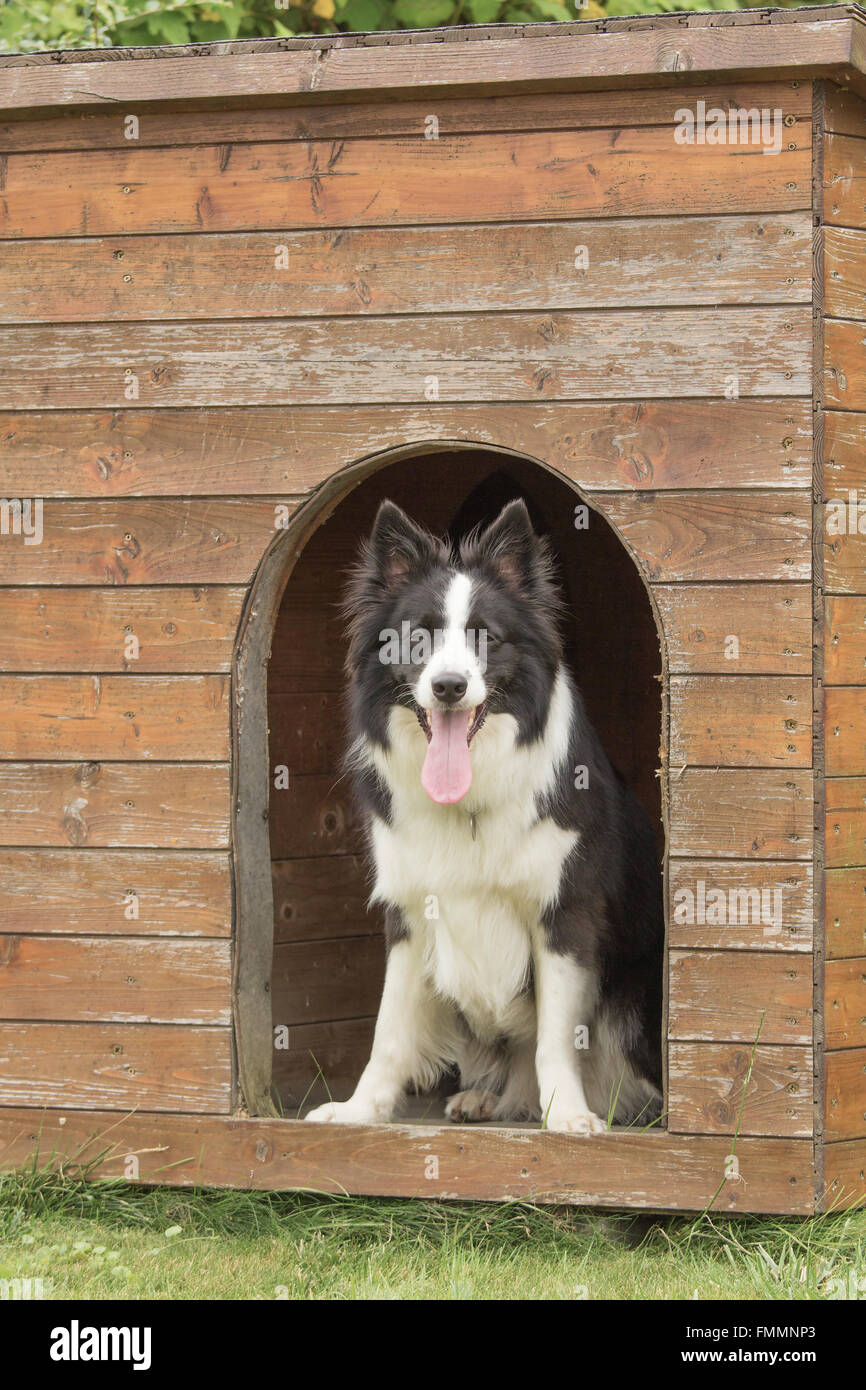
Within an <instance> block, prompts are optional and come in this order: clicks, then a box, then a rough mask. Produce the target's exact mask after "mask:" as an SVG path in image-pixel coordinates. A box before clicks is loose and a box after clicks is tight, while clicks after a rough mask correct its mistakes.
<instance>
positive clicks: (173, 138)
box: [0, 79, 812, 154]
mask: <svg viewBox="0 0 866 1390" xmlns="http://www.w3.org/2000/svg"><path fill="white" fill-rule="evenodd" d="M689 97H690V100H691V101H692V103H694V102H696V101H704V102H705V103H706V105H707V107H714V108H716V109H721V110H723V111H725V112H727V111H730V110H731V109H740V108H743V107H744V108H745V109H746V110H748V109H749V108H753V107H758V108H760V107H762V106H772V107H776V106H778V105H779V103H780V102H781V103H782V108H781V109H782V111H783V117H793V118H794V120H793V123H792V124H791V125H790V126H787V127H786V131H787V130H788V129H792V130H796V131H797V132H798V133H799V134H801V135H802V134H803V133H804V131H803V126H802V125H801V124H800V123H801V122H802V121H804V120H805V121H810V120H811V116H812V99H811V90H810V85H809V83H807V82H804V83H797V82H793V83H792V82H788V83H786V84H785V85H784V86H782V85H780V84H779V83H777V82H747V83H739V82H737V81H736V80H735V79H732V80H731V81H730V82H729V83H725V85H723V86H722V85H709V86H708V85H702V86H696V87H692V88H690V91H689ZM681 105H682V94H681V92H680V91H679V90H671V89H670V88H661V89H659V90H657V91H649V90H646V89H644V90H642V91H629V90H624V91H608V92H605V95H604V100H603V101H599V98H598V96H597V95H596V94H595V93H593V92H556V93H547V92H531V93H523V94H521V95H519V96H518V95H515V94H514V93H509V94H508V95H507V96H495V95H489V96H484V97H475V98H464V99H462V100H461V99H459V98H457V99H455V98H450V99H445V100H440V101H439V103H438V105H437V108H436V119H437V122H438V130H439V133H441V134H445V135H454V134H464V133H469V132H476V133H477V132H481V131H486V132H490V131H495V130H559V129H564V130H581V129H586V128H590V127H595V126H605V127H611V126H642V125H672V124H673V123H674V117H675V112H676V111H677V110H678V109H679V108H680V106H681ZM429 113H430V103H429V101H427V100H423V101H394V100H389V101H382V102H367V103H363V104H361V103H358V104H354V105H352V104H345V105H336V104H319V103H316V104H315V105H306V106H280V107H267V106H250V105H245V106H244V107H243V108H242V109H236V108H235V109H229V110H207V111H170V110H160V109H159V108H158V107H156V108H151V109H149V110H147V111H142V112H141V114H140V115H139V118H138V130H137V132H136V135H135V148H136V149H139V148H142V149H143V148H146V147H153V146H155V145H168V146H175V145H217V144H218V145H235V144H238V143H249V142H256V143H260V142H263V141H266V140H276V141H279V142H281V143H282V142H285V141H287V140H302V141H309V140H310V139H311V138H315V139H317V140H326V139H327V140H341V139H345V138H346V137H347V136H352V137H354V138H355V139H358V138H359V137H361V136H365V137H370V136H394V135H416V136H418V135H424V134H425V131H427V130H429V129H430V124H429V120H428V117H429ZM129 129H130V127H129V125H128V124H127V121H126V119H125V112H124V115H120V114H119V113H117V112H114V111H113V112H111V113H110V114H102V113H101V112H97V113H94V114H88V113H79V112H75V113H70V114H65V115H63V116H61V117H46V118H45V119H42V120H9V119H7V120H5V121H3V122H0V144H2V147H3V149H4V150H5V151H6V153H7V154H13V153H21V152H22V151H24V150H84V149H128V148H129V146H130V136H129V133H128V132H129Z"/></svg>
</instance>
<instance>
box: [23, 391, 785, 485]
mask: <svg viewBox="0 0 866 1390" xmlns="http://www.w3.org/2000/svg"><path fill="white" fill-rule="evenodd" d="M442 441H459V442H461V443H463V444H469V445H481V446H488V445H489V446H497V445H498V446H500V447H505V448H509V449H515V450H517V451H518V452H522V453H525V454H527V455H528V456H529V457H531V458H536V459H540V460H543V461H544V462H545V463H547V464H548V466H549V467H551V468H554V469H559V470H560V471H563V470H564V468H565V467H567V466H569V465H570V466H571V468H572V470H573V471H575V472H579V476H580V479H581V481H582V483H583V485H584V486H585V487H591V488H595V489H611V488H612V489H614V490H616V489H622V488H636V489H639V490H644V489H648V490H652V491H658V490H660V489H667V488H671V487H674V488H675V487H692V488H710V487H719V486H722V487H761V488H771V487H782V488H790V487H811V483H812V455H811V449H812V421H811V407H810V402H809V401H800V400H760V401H750V400H739V401H723V402H714V401H664V402H658V401H646V402H641V403H640V404H638V405H634V404H631V405H628V404H619V403H604V404H599V403H595V404H594V403H592V402H587V403H585V404H581V405H571V404H567V403H557V404H549V403H545V402H538V403H532V404H526V403H509V404H496V403H493V404H461V405H451V404H448V403H446V402H438V403H425V404H424V405H418V406H401V405H384V406H378V405H371V406H360V407H359V406H340V405H336V406H329V407H326V408H318V407H307V406H298V407H293V406H289V407H259V408H257V409H251V410H245V409H243V408H231V407H228V408H221V409H214V410H157V411H148V410H143V409H136V410H122V411H106V412H94V411H91V412H88V411H79V410H71V411H68V412H66V413H64V415H63V416H62V418H61V417H58V416H57V415H56V414H55V413H53V412H47V413H39V412H37V413H33V414H17V413H14V412H9V411H6V412H0V465H2V472H3V478H4V488H5V490H6V493H7V495H11V496H15V497H52V496H54V497H117V496H133V495H139V496H147V495H149V494H150V495H156V496H172V495H173V494H176V493H178V492H183V493H184V494H185V495H188V496H197V495H203V494H206V495H208V496H218V495H221V494H228V495H229V496H235V495H236V494H237V491H238V480H239V479H240V478H242V479H243V490H244V493H245V494H246V495H247V496H253V495H255V494H260V493H264V494H266V495H269V496H270V495H275V496H280V495H281V494H284V493H289V494H291V493H297V492H304V491H306V490H307V489H309V488H312V487H315V486H317V485H318V484H319V483H321V482H324V480H325V479H326V478H328V477H330V476H331V475H332V474H333V473H334V472H335V470H337V469H339V468H342V467H344V466H345V465H347V464H349V463H352V462H355V461H357V460H358V459H361V458H364V457H366V456H367V455H368V454H372V453H376V452H379V451H381V450H385V449H394V448H405V447H406V446H407V445H417V444H425V445H427V446H428V447H435V445H436V444H437V443H440V444H441V442H442ZM193 459H195V460H196V464H195V467H193V466H192V460H193Z"/></svg>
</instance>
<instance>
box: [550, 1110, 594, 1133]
mask: <svg viewBox="0 0 866 1390" xmlns="http://www.w3.org/2000/svg"><path fill="white" fill-rule="evenodd" d="M544 1128H545V1129H550V1130H553V1131H554V1132H555V1133H556V1134H606V1133H607V1125H606V1124H605V1122H604V1120H600V1119H599V1117H598V1115H594V1114H593V1113H592V1111H591V1110H554V1109H551V1111H550V1114H549V1115H548V1116H547V1121H546V1123H545V1126H544Z"/></svg>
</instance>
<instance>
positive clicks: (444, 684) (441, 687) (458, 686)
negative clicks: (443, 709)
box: [433, 671, 466, 705]
mask: <svg viewBox="0 0 866 1390" xmlns="http://www.w3.org/2000/svg"><path fill="white" fill-rule="evenodd" d="M433 694H434V695H435V696H436V699H437V700H441V701H442V702H443V704H446V705H456V703H457V701H458V700H462V699H463V696H464V695H465V694H466V679H465V677H464V676H458V675H455V674H454V672H453V671H444V672H443V673H442V675H441V676H437V678H436V680H435V681H434V682H433Z"/></svg>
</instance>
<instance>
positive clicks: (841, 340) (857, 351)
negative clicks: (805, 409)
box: [824, 319, 866, 411]
mask: <svg viewBox="0 0 866 1390" xmlns="http://www.w3.org/2000/svg"><path fill="white" fill-rule="evenodd" d="M864 378H866V324H864V323H862V322H861V321H860V320H858V319H826V320H825V323H824V400H825V402H826V404H827V406H828V407H829V408H830V409H831V410H832V409H837V410H856V411H863V410H866V379H864Z"/></svg>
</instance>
